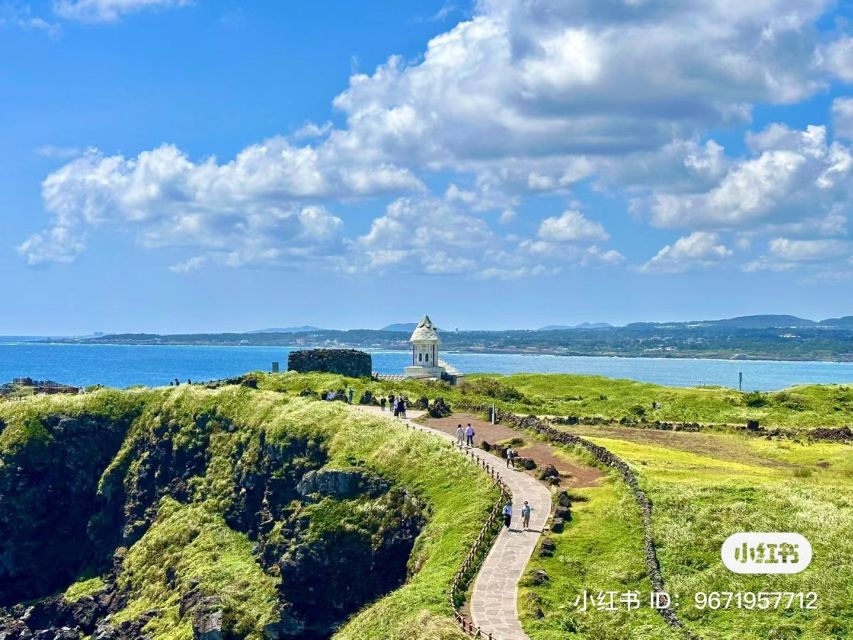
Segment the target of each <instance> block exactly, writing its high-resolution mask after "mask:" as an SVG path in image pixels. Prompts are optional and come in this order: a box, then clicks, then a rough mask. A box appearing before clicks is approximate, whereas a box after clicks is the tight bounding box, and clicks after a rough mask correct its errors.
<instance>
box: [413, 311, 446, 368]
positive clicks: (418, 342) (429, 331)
mask: <svg viewBox="0 0 853 640" xmlns="http://www.w3.org/2000/svg"><path fill="white" fill-rule="evenodd" d="M409 342H411V343H412V366H410V367H406V368H405V375H406V377H407V378H438V379H441V377H442V375H443V374H444V373H445V368H444V367H443V366H441V365H440V364H439V359H438V345H439V342H440V341H439V339H438V331H437V329H436V327H435V325H434V324H433V323H432V320H430V319H429V316H424V317H423V319H422V320H421V321H420V322H419V323H418V326H417V327H415V330H414V332H412V337H411V338H409Z"/></svg>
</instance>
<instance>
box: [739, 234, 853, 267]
mask: <svg viewBox="0 0 853 640" xmlns="http://www.w3.org/2000/svg"><path fill="white" fill-rule="evenodd" d="M767 248H768V253H767V254H766V255H762V256H759V257H758V258H756V259H755V260H752V261H750V262H748V263H746V264H745V265H744V267H743V270H744V271H747V272H756V271H768V270H769V271H788V270H792V269H795V268H798V267H801V266H803V265H807V266H808V265H811V266H816V267H817V268H819V269H825V268H827V267H829V266H831V265H833V264H834V265H838V266H839V267H840V268H841V269H842V270H844V269H848V268H849V267H850V265H851V264H853V244H851V243H850V242H849V241H847V240H839V239H819V240H792V239H790V238H773V239H772V240H770V242H769V243H768V247H767Z"/></svg>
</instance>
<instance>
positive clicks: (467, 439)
mask: <svg viewBox="0 0 853 640" xmlns="http://www.w3.org/2000/svg"><path fill="white" fill-rule="evenodd" d="M475 435H477V434H476V432H475V431H474V427H472V426H471V423H470V422H469V423H468V426H467V427H465V428H464V429H463V428H462V425H461V424H460V425H459V426H458V427H456V444H457V445H459V446H460V447H462V446H466V447H473V446H474V436H475ZM463 443H464V444H463Z"/></svg>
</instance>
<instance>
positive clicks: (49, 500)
mask: <svg viewBox="0 0 853 640" xmlns="http://www.w3.org/2000/svg"><path fill="white" fill-rule="evenodd" d="M133 417H134V416H132V415H129V416H128V417H127V418H126V419H121V420H109V419H107V418H105V417H103V416H95V415H79V416H74V417H71V416H67V415H56V416H50V417H48V418H45V419H44V420H42V421H41V422H40V427H41V428H42V429H43V430H44V432H45V433H46V434H47V435H46V436H45V437H44V438H37V437H33V438H30V439H29V440H27V441H26V442H25V443H23V445H22V446H20V447H16V448H14V449H11V450H6V451H0V497H2V498H0V606H2V605H4V604H11V603H14V602H22V601H25V600H31V599H35V598H38V597H42V596H45V595H47V594H49V593H52V592H55V591H57V590H59V589H60V588H63V587H65V586H66V585H67V584H68V583H70V582H71V581H72V580H73V578H74V576H75V573H76V571H77V570H78V569H79V568H80V566H81V565H82V564H84V563H85V562H86V561H87V560H89V559H90V558H91V555H92V552H93V548H92V546H91V545H90V543H89V541H88V539H87V536H86V529H87V521H88V519H89V518H90V517H91V515H92V514H94V513H95V512H96V510H97V508H98V500H97V489H98V478H99V477H100V475H101V473H102V472H103V470H104V469H105V468H106V467H107V465H108V464H109V463H110V461H111V460H112V458H113V457H114V456H115V454H116V451H118V448H119V446H120V445H121V442H122V440H123V438H124V436H125V433H126V432H127V429H128V427H129V424H130V422H131V420H132V418H133ZM46 540H61V541H62V544H45V541H46Z"/></svg>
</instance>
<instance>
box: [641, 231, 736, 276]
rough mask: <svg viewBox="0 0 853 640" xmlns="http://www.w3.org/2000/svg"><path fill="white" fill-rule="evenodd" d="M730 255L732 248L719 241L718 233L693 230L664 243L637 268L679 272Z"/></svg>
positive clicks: (717, 261)
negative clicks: (671, 241)
mask: <svg viewBox="0 0 853 640" xmlns="http://www.w3.org/2000/svg"><path fill="white" fill-rule="evenodd" d="M731 255H732V250H731V249H729V248H728V247H726V246H725V245H724V244H721V243H720V237H719V235H718V234H716V233H710V232H708V231H694V232H693V233H691V234H690V235H688V236H683V237H681V238H679V239H678V240H676V241H675V242H674V243H673V244H671V245H666V246H665V247H664V248H663V249H661V250H660V251H658V253H657V255H655V256H654V257H653V258H652V259H651V260H649V261H648V262H647V263H645V264H644V265H642V266H641V267H640V269H639V270H640V271H641V272H643V273H681V272H683V271H688V270H690V269H694V268H705V267H711V266H714V265H717V264H719V263H720V262H722V261H723V260H725V259H726V258H729V257H730V256H731Z"/></svg>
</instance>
